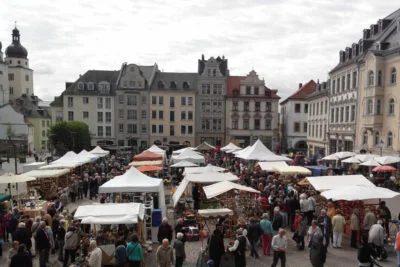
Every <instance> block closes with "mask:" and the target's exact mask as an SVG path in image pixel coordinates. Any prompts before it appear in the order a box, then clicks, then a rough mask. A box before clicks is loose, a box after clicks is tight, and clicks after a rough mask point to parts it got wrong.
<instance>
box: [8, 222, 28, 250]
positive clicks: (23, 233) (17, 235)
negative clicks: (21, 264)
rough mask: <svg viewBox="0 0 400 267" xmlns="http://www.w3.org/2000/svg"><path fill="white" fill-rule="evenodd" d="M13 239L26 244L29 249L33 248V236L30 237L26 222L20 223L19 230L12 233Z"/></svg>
mask: <svg viewBox="0 0 400 267" xmlns="http://www.w3.org/2000/svg"><path fill="white" fill-rule="evenodd" d="M12 240H13V241H18V242H19V243H20V244H25V246H26V248H27V249H28V251H30V250H31V247H32V242H31V238H30V237H29V233H28V231H27V230H26V228H25V223H23V222H20V223H19V224H18V228H17V230H15V232H14V233H13V234H12Z"/></svg>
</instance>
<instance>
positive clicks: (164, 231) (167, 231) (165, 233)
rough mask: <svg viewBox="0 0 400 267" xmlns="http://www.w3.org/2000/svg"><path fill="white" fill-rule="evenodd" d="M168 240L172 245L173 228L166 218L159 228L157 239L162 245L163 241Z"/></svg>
mask: <svg viewBox="0 0 400 267" xmlns="http://www.w3.org/2000/svg"><path fill="white" fill-rule="evenodd" d="M164 238H166V239H168V241H169V242H170V243H171V240H172V226H171V225H170V224H169V223H168V219H167V218H164V219H163V220H162V223H161V224H160V226H159V227H158V234H157V239H158V242H160V244H162V241H163V239H164Z"/></svg>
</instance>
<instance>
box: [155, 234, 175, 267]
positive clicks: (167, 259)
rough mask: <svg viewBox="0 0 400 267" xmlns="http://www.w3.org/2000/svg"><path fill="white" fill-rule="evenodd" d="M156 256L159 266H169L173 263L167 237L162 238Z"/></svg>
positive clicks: (172, 255) (172, 254)
mask: <svg viewBox="0 0 400 267" xmlns="http://www.w3.org/2000/svg"><path fill="white" fill-rule="evenodd" d="M156 258H157V264H158V266H159V267H171V266H172V265H173V264H174V253H173V252H172V248H171V247H170V245H169V240H168V239H167V238H164V239H163V240H162V244H161V245H160V246H159V247H158V249H157V252H156Z"/></svg>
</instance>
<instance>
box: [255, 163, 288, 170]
mask: <svg viewBox="0 0 400 267" xmlns="http://www.w3.org/2000/svg"><path fill="white" fill-rule="evenodd" d="M258 166H260V168H261V170H263V171H267V172H274V171H275V168H276V167H287V166H289V165H288V164H287V163H286V162H285V161H272V162H271V161H270V162H268V161H267V162H263V161H260V162H258Z"/></svg>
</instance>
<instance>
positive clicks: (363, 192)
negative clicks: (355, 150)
mask: <svg viewBox="0 0 400 267" xmlns="http://www.w3.org/2000/svg"><path fill="white" fill-rule="evenodd" d="M399 195H400V193H398V192H394V191H392V190H390V189H387V188H383V187H373V186H362V185H355V186H347V187H339V188H335V189H332V190H328V191H324V192H322V193H321V196H323V197H325V198H326V199H333V200H347V201H354V200H367V199H387V198H393V197H396V196H399Z"/></svg>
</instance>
